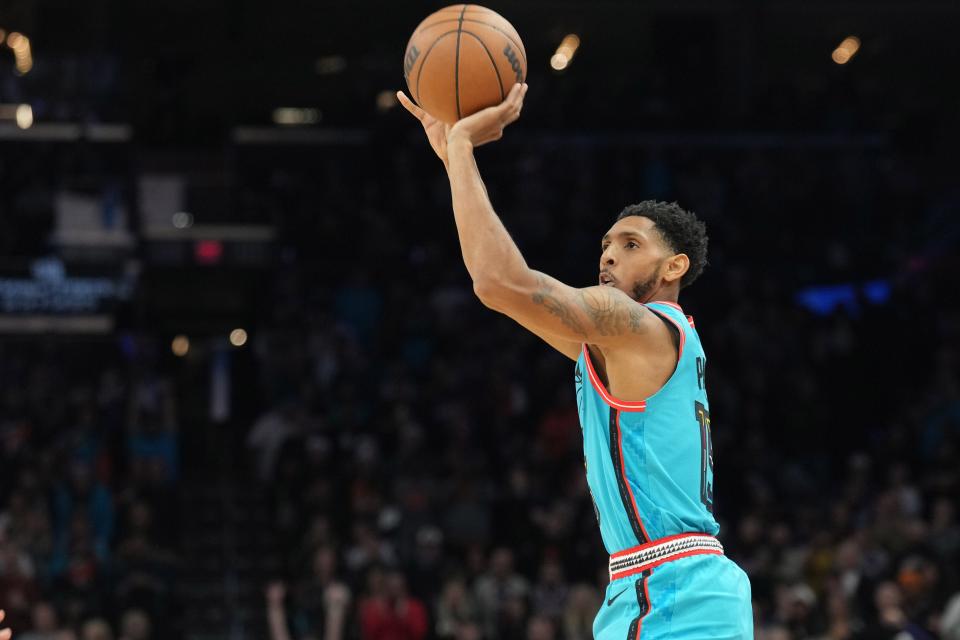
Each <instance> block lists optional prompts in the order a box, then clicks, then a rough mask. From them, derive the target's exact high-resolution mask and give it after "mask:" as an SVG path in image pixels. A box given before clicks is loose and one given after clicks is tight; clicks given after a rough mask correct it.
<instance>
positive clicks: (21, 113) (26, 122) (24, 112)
mask: <svg viewBox="0 0 960 640" xmlns="http://www.w3.org/2000/svg"><path fill="white" fill-rule="evenodd" d="M16 118H17V126H18V127H20V128H21V129H29V128H30V127H32V126H33V107H31V106H30V105H28V104H21V105H18V106H17V115H16Z"/></svg>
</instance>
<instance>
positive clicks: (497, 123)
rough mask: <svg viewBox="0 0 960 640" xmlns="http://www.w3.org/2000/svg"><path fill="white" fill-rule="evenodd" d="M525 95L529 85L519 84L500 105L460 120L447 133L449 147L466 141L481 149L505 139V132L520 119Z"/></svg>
mask: <svg viewBox="0 0 960 640" xmlns="http://www.w3.org/2000/svg"><path fill="white" fill-rule="evenodd" d="M525 95H527V83H526V82H524V83H523V84H520V83H517V84H515V85H513V87H512V88H511V89H510V93H508V94H507V97H506V98H504V100H503V102H501V103H500V104H498V105H496V106H494V107H487V108H486V109H482V110H481V111H478V112H476V113H474V114H473V115H470V116H467V117H466V118H463V119H461V120H458V121H457V122H456V124H454V125H453V126H452V127H450V129H449V130H448V131H447V145H450V144H452V143H453V142H454V141H460V140H465V141H467V142H469V143H470V144H471V145H472V146H474V147H479V146H480V145H482V144H487V143H488V142H493V141H494V140H499V139H500V138H502V137H503V130H504V129H506V128H507V126H508V125H510V124H511V123H513V122H516V120H517V118H519V117H520V111H521V110H522V109H523V97H524V96H525Z"/></svg>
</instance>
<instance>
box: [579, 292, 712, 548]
mask: <svg viewBox="0 0 960 640" xmlns="http://www.w3.org/2000/svg"><path fill="white" fill-rule="evenodd" d="M646 307H647V308H648V309H649V310H650V311H653V312H654V313H656V314H658V315H660V316H661V317H662V318H664V319H665V320H666V321H668V322H670V323H671V324H672V325H673V326H675V327H676V328H677V330H678V331H679V332H680V345H679V358H678V361H677V367H676V369H675V370H674V372H673V375H671V376H670V378H669V380H667V382H666V384H664V385H663V387H662V388H661V389H660V390H659V391H657V392H656V393H654V394H653V395H652V396H650V397H649V398H647V399H646V400H644V401H639V402H636V401H635V402H627V401H623V400H620V399H617V398H614V397H613V396H612V395H611V394H610V393H609V392H608V391H607V389H606V388H605V387H604V385H603V382H602V381H601V380H600V379H599V378H598V377H597V375H596V373H595V371H594V369H593V366H592V363H591V362H590V353H589V351H588V350H587V347H586V345H584V347H583V349H582V351H581V353H580V358H579V359H578V360H577V365H576V370H575V379H576V389H577V410H578V412H579V414H580V426H581V428H582V430H583V452H584V459H585V464H586V468H587V483H588V484H589V486H590V492H591V494H592V495H593V500H594V505H595V507H596V512H597V519H598V520H599V522H600V534H601V536H602V537H603V543H604V546H606V548H607V552H608V553H611V554H613V553H616V552H618V551H622V550H624V549H628V548H630V547H635V546H637V545H639V544H644V543H646V542H650V541H651V540H657V539H659V538H663V537H666V536H671V535H676V534H680V533H691V532H700V533H708V534H710V535H717V533H718V532H719V531H720V526H719V525H718V524H717V521H716V520H715V519H714V517H713V451H712V444H711V439H710V405H709V403H708V402H707V390H706V376H705V374H706V361H707V359H706V356H705V355H704V352H703V346H702V345H701V344H700V338H699V336H698V335H697V331H696V329H695V328H694V325H693V319H692V318H688V317H687V316H685V315H684V313H683V310H682V309H681V308H680V307H679V306H678V305H676V304H674V303H672V302H651V303H648V304H647V305H646Z"/></svg>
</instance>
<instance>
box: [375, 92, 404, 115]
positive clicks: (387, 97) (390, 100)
mask: <svg viewBox="0 0 960 640" xmlns="http://www.w3.org/2000/svg"><path fill="white" fill-rule="evenodd" d="M398 104H399V102H397V94H395V93H394V92H393V91H390V90H386V91H381V92H380V93H378V94H377V109H379V110H380V111H390V109H393V108H394V107H395V106H397V105H398Z"/></svg>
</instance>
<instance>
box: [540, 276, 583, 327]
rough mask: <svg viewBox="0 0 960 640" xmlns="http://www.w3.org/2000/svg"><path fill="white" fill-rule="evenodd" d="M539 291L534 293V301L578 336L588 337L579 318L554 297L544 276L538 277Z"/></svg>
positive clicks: (551, 288)
mask: <svg viewBox="0 0 960 640" xmlns="http://www.w3.org/2000/svg"><path fill="white" fill-rule="evenodd" d="M537 285H538V286H537V290H536V291H535V292H534V293H533V301H534V302H535V303H537V304H540V305H543V306H544V307H546V308H547V311H549V312H550V313H551V314H552V315H555V316H557V317H558V318H559V319H560V322H562V323H563V324H565V325H566V326H567V327H569V328H570V329H571V330H572V331H573V332H574V333H576V334H577V335H578V336H583V337H586V336H587V331H586V329H584V327H583V324H582V323H581V322H580V320H579V319H577V316H576V315H574V313H573V312H572V311H571V310H570V309H569V308H568V307H567V305H566V304H564V302H563V301H562V300H560V299H559V298H557V296H555V295H553V287H552V286H550V283H549V282H548V281H547V279H546V278H544V277H543V276H537Z"/></svg>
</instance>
